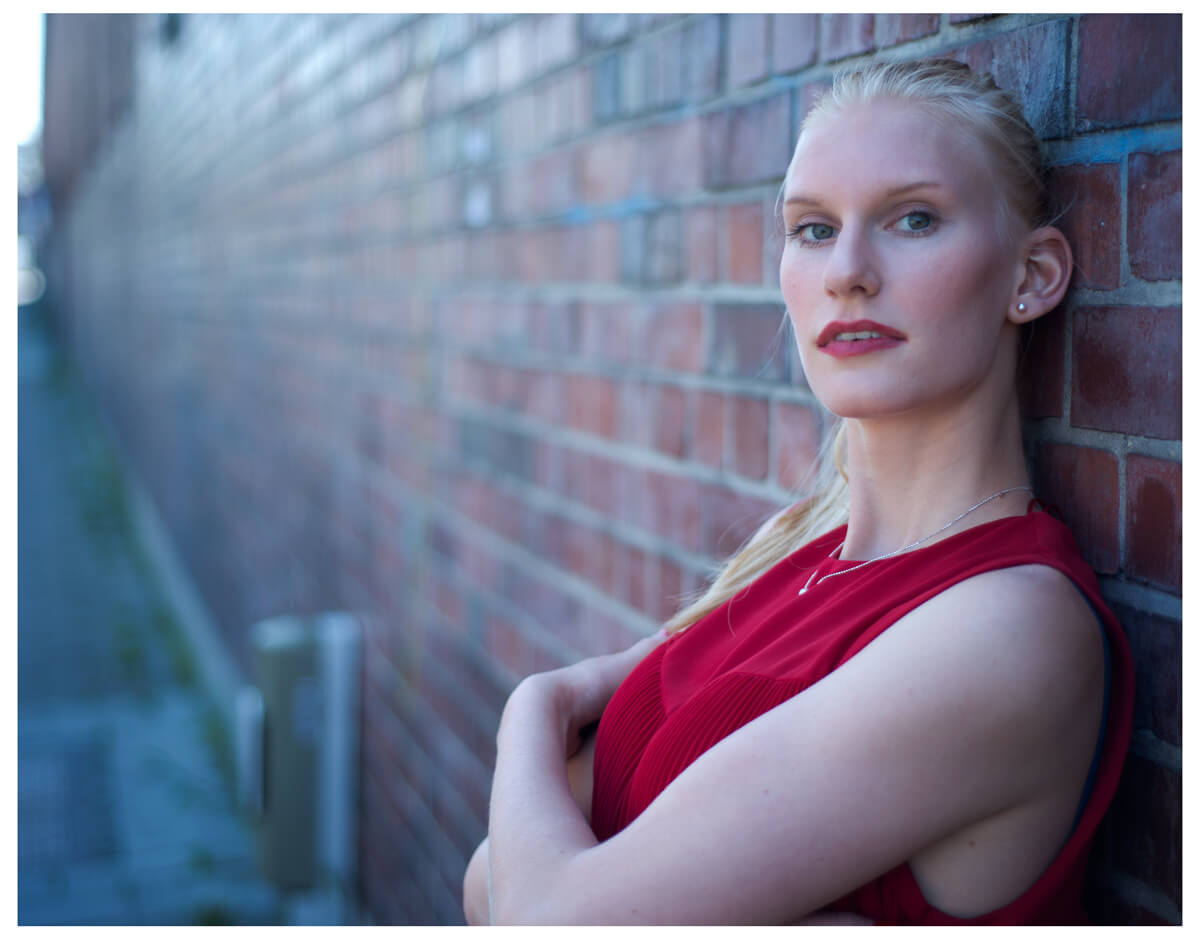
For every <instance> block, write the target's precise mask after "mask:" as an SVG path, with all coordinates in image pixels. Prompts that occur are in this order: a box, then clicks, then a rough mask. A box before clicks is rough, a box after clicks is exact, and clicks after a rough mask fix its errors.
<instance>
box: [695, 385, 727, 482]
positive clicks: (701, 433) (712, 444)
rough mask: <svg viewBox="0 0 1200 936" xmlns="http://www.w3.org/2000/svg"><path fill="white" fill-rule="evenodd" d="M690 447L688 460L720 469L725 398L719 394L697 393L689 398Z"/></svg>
mask: <svg viewBox="0 0 1200 936" xmlns="http://www.w3.org/2000/svg"><path fill="white" fill-rule="evenodd" d="M690 402H691V426H692V431H691V440H692V443H691V447H690V449H689V451H688V458H690V459H692V460H693V461H699V462H702V463H704V464H706V465H709V466H711V467H713V468H720V467H721V465H722V463H723V461H724V452H725V411H726V402H727V398H726V397H725V396H724V395H723V394H720V393H712V392H709V391H704V390H702V391H699V392H697V393H694V394H693V395H692V398H691V401H690Z"/></svg>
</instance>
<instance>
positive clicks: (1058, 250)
mask: <svg viewBox="0 0 1200 936" xmlns="http://www.w3.org/2000/svg"><path fill="white" fill-rule="evenodd" d="M1074 268H1075V264H1074V261H1073V259H1072V257H1071V245H1070V244H1068V243H1067V239H1066V237H1064V236H1063V232H1062V231H1060V230H1059V229H1058V228H1056V227H1041V228H1038V229H1037V230H1035V231H1032V232H1031V233H1030V234H1029V235H1028V236H1027V237H1026V239H1025V263H1024V266H1023V268H1022V270H1021V274H1022V275H1021V280H1020V282H1019V284H1018V285H1017V291H1016V295H1015V296H1013V300H1012V305H1011V307H1010V308H1009V310H1008V320H1009V321H1010V322H1015V323H1016V324H1018V325H1023V324H1025V323H1026V322H1032V321H1033V320H1034V319H1036V318H1039V317H1041V316H1043V315H1045V314H1046V313H1047V312H1049V311H1051V310H1052V309H1053V308H1054V307H1055V306H1057V305H1058V304H1059V303H1060V302H1062V299H1063V296H1065V295H1066V294H1067V286H1069V285H1070V283H1071V271H1072V270H1074Z"/></svg>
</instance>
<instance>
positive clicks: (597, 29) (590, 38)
mask: <svg viewBox="0 0 1200 936" xmlns="http://www.w3.org/2000/svg"><path fill="white" fill-rule="evenodd" d="M580 21H581V22H580V27H579V28H580V33H581V35H582V36H583V41H584V42H585V43H587V44H588V45H608V44H611V43H613V42H618V41H619V40H621V39H624V38H625V37H626V36H628V35H629V31H630V29H631V27H632V26H633V22H632V20H631V19H630V14H628V13H583V14H581V15H580Z"/></svg>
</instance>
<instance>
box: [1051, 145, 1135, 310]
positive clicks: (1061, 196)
mask: <svg viewBox="0 0 1200 936" xmlns="http://www.w3.org/2000/svg"><path fill="white" fill-rule="evenodd" d="M1047 175H1048V185H1049V190H1050V192H1051V198H1052V200H1053V202H1054V203H1055V204H1056V205H1058V206H1060V207H1059V210H1060V211H1061V212H1062V214H1061V217H1060V218H1059V220H1058V222H1057V225H1058V227H1060V228H1061V229H1062V232H1063V233H1064V234H1066V236H1067V240H1068V242H1069V243H1070V244H1071V252H1072V254H1073V255H1074V259H1075V272H1074V274H1073V275H1072V277H1071V284H1072V286H1077V287H1082V288H1085V289H1116V288H1117V287H1118V286H1120V285H1121V167H1120V166H1118V165H1117V164H1116V163H1101V164H1099V165H1087V166H1057V167H1055V168H1053V169H1051V170H1050V171H1049V172H1048V173H1047Z"/></svg>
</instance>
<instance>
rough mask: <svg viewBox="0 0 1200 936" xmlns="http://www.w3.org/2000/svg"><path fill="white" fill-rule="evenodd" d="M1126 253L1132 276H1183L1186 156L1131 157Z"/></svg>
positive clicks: (1159, 154)
mask: <svg viewBox="0 0 1200 936" xmlns="http://www.w3.org/2000/svg"><path fill="white" fill-rule="evenodd" d="M1126 212H1127V216H1126V235H1125V243H1126V250H1127V251H1128V252H1129V266H1130V269H1131V270H1132V271H1133V275H1134V276H1136V277H1138V278H1139V279H1144V280H1170V279H1180V278H1181V277H1182V276H1183V154H1182V153H1181V152H1179V151H1178V150H1176V151H1175V152H1173V153H1133V154H1132V155H1131V156H1130V157H1129V201H1128V205H1127V208H1126Z"/></svg>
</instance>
